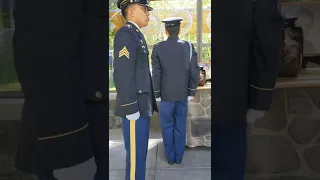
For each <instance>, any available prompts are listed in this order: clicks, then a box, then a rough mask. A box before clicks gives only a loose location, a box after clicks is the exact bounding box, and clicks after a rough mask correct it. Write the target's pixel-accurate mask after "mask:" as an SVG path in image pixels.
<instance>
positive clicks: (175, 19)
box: [162, 17, 183, 27]
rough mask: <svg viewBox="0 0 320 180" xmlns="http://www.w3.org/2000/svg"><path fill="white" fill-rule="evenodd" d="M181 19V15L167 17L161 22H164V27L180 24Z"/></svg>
mask: <svg viewBox="0 0 320 180" xmlns="http://www.w3.org/2000/svg"><path fill="white" fill-rule="evenodd" d="M182 20H183V18H181V17H169V18H166V19H164V20H162V22H163V23H164V24H165V26H166V27H171V26H177V25H180V21H182Z"/></svg>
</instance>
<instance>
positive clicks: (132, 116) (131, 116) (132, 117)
mask: <svg viewBox="0 0 320 180" xmlns="http://www.w3.org/2000/svg"><path fill="white" fill-rule="evenodd" d="M126 118H127V119H128V120H130V121H136V120H137V119H139V118H140V112H139V111H138V112H136V113H133V114H129V115H126Z"/></svg>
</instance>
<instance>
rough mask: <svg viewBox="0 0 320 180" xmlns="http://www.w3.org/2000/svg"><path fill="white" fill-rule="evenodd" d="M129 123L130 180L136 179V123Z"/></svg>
mask: <svg viewBox="0 0 320 180" xmlns="http://www.w3.org/2000/svg"><path fill="white" fill-rule="evenodd" d="M129 121H130V180H135V179H136V121H132V120H129Z"/></svg>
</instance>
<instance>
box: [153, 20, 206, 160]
mask: <svg viewBox="0 0 320 180" xmlns="http://www.w3.org/2000/svg"><path fill="white" fill-rule="evenodd" d="M180 21H182V18H180V17H170V18H167V19H164V20H163V21H162V22H164V23H165V29H166V34H167V35H168V36H169V37H168V39H167V40H166V41H163V42H160V43H158V44H156V45H155V46H154V48H153V51H152V56H151V58H152V79H153V85H154V91H155V95H156V98H157V99H159V100H161V102H160V122H161V128H162V136H163V143H164V149H165V154H166V156H167V160H168V163H169V164H174V163H177V164H180V163H181V161H182V157H183V154H184V147H185V144H186V122H187V112H188V101H190V100H191V99H192V98H193V96H195V94H196V90H197V85H198V81H199V70H200V69H199V66H198V60H197V53H196V51H195V49H194V47H193V45H192V44H191V43H189V42H187V41H183V40H181V39H179V37H178V34H179V32H180Z"/></svg>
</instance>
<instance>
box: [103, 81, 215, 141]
mask: <svg viewBox="0 0 320 180" xmlns="http://www.w3.org/2000/svg"><path fill="white" fill-rule="evenodd" d="M115 97H116V93H110V95H109V129H117V128H121V119H120V118H119V117H115V116H114V106H115ZM150 128H151V130H150V131H161V127H160V119H159V114H157V113H155V114H153V116H152V117H151V122H150ZM186 134H187V142H186V145H187V146H189V147H195V146H208V147H211V84H210V83H208V84H206V85H205V86H203V87H199V89H198V91H197V93H196V95H195V97H194V98H193V99H192V100H191V101H190V102H189V107H188V119H187V133H186Z"/></svg>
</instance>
